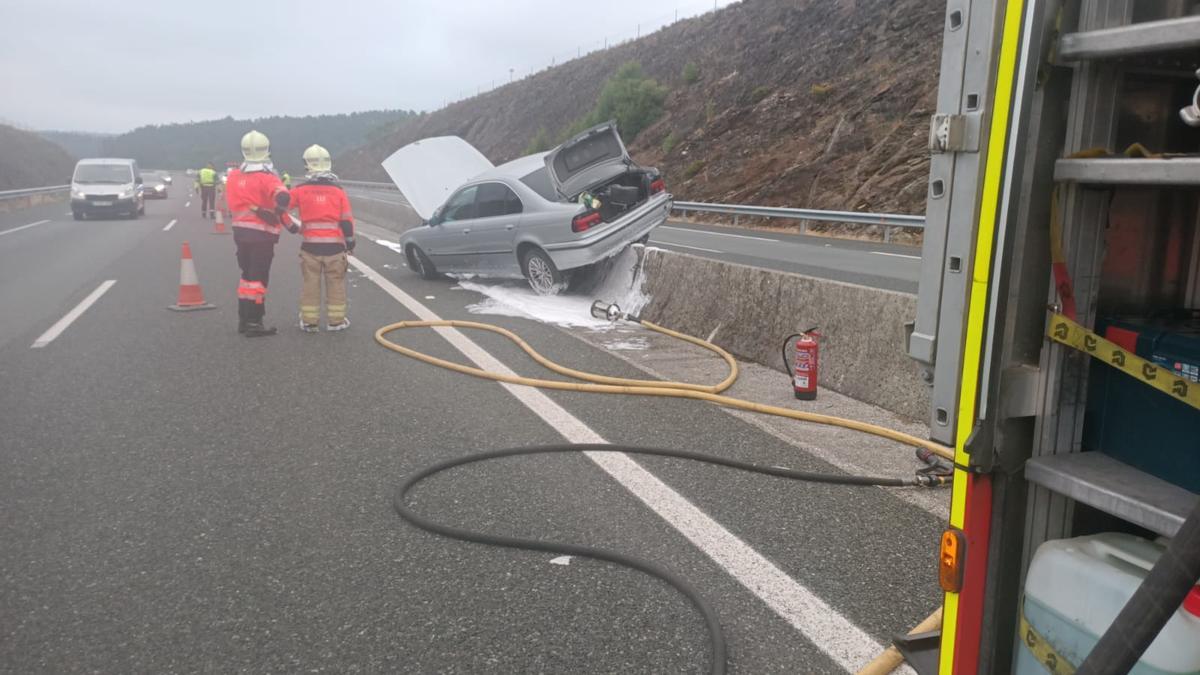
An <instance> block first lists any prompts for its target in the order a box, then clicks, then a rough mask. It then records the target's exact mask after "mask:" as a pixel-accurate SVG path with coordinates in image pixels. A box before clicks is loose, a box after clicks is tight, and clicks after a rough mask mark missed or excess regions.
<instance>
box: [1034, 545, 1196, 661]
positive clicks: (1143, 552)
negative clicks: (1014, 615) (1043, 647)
mask: <svg viewBox="0 0 1200 675" xmlns="http://www.w3.org/2000/svg"><path fill="white" fill-rule="evenodd" d="M1164 548H1165V546H1164V545H1163V544H1160V543H1157V542H1153V541H1147V540H1145V539H1141V538H1139V537H1135V536H1133V535H1129V534H1118V533H1105V534H1097V535H1092V536H1088V537H1077V538H1075V539H1058V540H1055V541H1048V542H1046V543H1044V544H1042V545H1041V546H1040V547H1038V550H1037V553H1035V554H1034V556H1033V562H1032V564H1031V565H1030V567H1029V575H1028V576H1027V577H1026V579H1025V618H1026V619H1027V620H1028V621H1029V624H1030V625H1031V626H1032V627H1033V629H1034V630H1036V631H1037V632H1038V633H1039V634H1040V635H1041V636H1042V638H1043V639H1044V640H1046V641H1047V642H1049V643H1050V644H1051V645H1053V646H1054V648H1055V650H1057V651H1058V653H1059V655H1060V656H1062V657H1063V658H1065V659H1067V660H1068V661H1070V662H1071V663H1073V664H1074V665H1075V666H1076V667H1078V666H1079V664H1080V663H1082V662H1083V660H1084V658H1085V657H1086V656H1087V655H1088V653H1089V652H1091V650H1092V647H1094V646H1095V645H1096V642H1098V641H1099V640H1100V636H1101V635H1103V634H1104V631H1105V630H1107V629H1108V627H1109V625H1111V624H1112V622H1113V619H1115V618H1116V617H1117V613H1118V612H1120V611H1121V608H1122V607H1124V606H1125V603H1126V602H1127V601H1128V600H1129V598H1130V597H1132V596H1133V592H1134V591H1135V590H1137V587H1138V586H1139V585H1141V583H1142V580H1143V579H1145V578H1146V574H1147V573H1149V571H1150V568H1151V567H1153V566H1154V563H1155V562H1156V561H1157V560H1158V558H1159V556H1160V555H1162V552H1163V550H1164ZM1192 594H1193V595H1192V597H1191V598H1189V602H1187V603H1186V605H1187V608H1185V607H1180V608H1179V609H1178V610H1176V611H1175V615H1174V616H1172V617H1171V620H1170V621H1168V622H1167V625H1166V626H1164V627H1163V630H1162V632H1160V633H1159V634H1158V637H1157V638H1156V639H1155V640H1154V642H1153V643H1152V644H1151V645H1150V648H1149V649H1147V650H1146V653H1145V654H1143V655H1142V659H1141V661H1139V662H1138V665H1137V667H1135V668H1134V669H1133V670H1132V671H1130V672H1131V673H1132V675H1162V674H1164V673H1171V674H1175V673H1200V616H1197V615H1196V614H1193V613H1192V611H1197V612H1200V602H1194V600H1197V599H1200V589H1197V590H1193V591H1192ZM1189 610H1191V611H1189ZM1017 642H1018V644H1019V645H1020V646H1019V647H1018V648H1017V659H1016V665H1015V667H1014V670H1013V672H1015V673H1017V674H1018V675H1043V674H1045V673H1048V672H1049V671H1048V670H1047V669H1046V668H1045V667H1044V666H1043V665H1042V664H1041V662H1040V661H1038V659H1037V658H1036V657H1035V656H1034V655H1033V653H1032V652H1030V651H1029V649H1028V648H1027V647H1026V646H1025V643H1024V642H1023V641H1022V640H1020V639H1018V641H1017Z"/></svg>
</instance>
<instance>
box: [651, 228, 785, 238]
mask: <svg viewBox="0 0 1200 675" xmlns="http://www.w3.org/2000/svg"><path fill="white" fill-rule="evenodd" d="M658 229H660V230H674V231H676V232H687V233H688V234H710V235H712V236H714V237H734V238H737V239H753V240H754V241H774V242H778V241H779V240H778V239H768V238H767V237H752V236H750V235H748V234H726V233H725V232H711V231H709V230H693V229H691V228H687V227H674V226H672V225H662V226H659V228H658Z"/></svg>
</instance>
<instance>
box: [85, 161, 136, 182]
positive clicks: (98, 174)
mask: <svg viewBox="0 0 1200 675" xmlns="http://www.w3.org/2000/svg"><path fill="white" fill-rule="evenodd" d="M132 176H133V172H132V171H131V170H130V169H129V165H128V164H80V165H79V166H77V167H75V178H74V181H75V182H76V183H108V184H113V185H123V184H125V183H130V182H132Z"/></svg>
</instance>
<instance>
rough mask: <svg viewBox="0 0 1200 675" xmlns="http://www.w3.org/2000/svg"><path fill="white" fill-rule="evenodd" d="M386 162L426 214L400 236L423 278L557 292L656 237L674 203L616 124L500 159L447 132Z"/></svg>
mask: <svg viewBox="0 0 1200 675" xmlns="http://www.w3.org/2000/svg"><path fill="white" fill-rule="evenodd" d="M383 167H384V169H385V170H387V172H388V175H389V176H391V178H392V181H393V182H395V183H396V186H397V187H398V188H400V191H401V192H402V193H403V194H404V196H405V198H407V199H408V201H409V203H410V204H412V207H413V209H414V210H416V212H417V214H418V215H419V216H421V218H422V219H423V220H424V221H425V223H424V225H423V226H421V227H416V228H413V229H411V230H409V231H407V232H405V233H404V235H403V236H401V238H400V244H401V246H402V247H403V251H404V254H405V256H406V257H407V259H408V266H409V268H410V269H412V270H413V271H415V272H417V273H418V274H420V275H421V276H422V277H424V278H426V279H433V278H436V277H437V276H438V275H439V274H440V273H443V272H451V273H472V274H480V275H483V276H492V277H510V278H520V277H524V278H525V279H527V280H528V281H529V285H530V286H531V287H532V288H533V290H534V291H536V292H538V293H540V294H543V295H553V294H556V293H558V292H560V291H561V290H562V289H564V288H566V286H567V284H568V282H569V281H570V279H571V277H572V275H574V274H578V273H579V272H580V271H583V270H585V269H586V268H588V267H590V266H593V265H596V264H597V263H600V262H603V261H605V260H608V259H610V258H612V257H614V256H616V255H617V254H618V253H620V252H621V251H623V250H624V249H625V248H626V247H628V246H629V245H630V244H633V243H634V242H637V241H639V240H642V241H644V240H645V239H647V238H649V236H650V231H651V230H653V229H654V228H655V227H658V226H659V225H661V224H662V223H663V222H665V221H666V219H667V214H669V213H670V211H671V202H672V197H671V195H670V194H669V193H667V191H666V185H665V183H664V182H663V179H662V177H661V176H660V174H659V173H658V170H657V169H653V168H646V167H641V166H638V165H637V164H634V162H633V160H632V159H630V157H629V153H628V152H627V151H626V150H625V144H624V143H623V142H622V141H621V137H620V135H619V134H618V133H617V127H616V124H615V123H614V122H607V123H605V124H601V125H598V126H595V127H593V128H591V129H588V130H587V131H584V132H583V133H580V134H579V135H577V136H575V137H574V138H571V139H570V140H568V141H567V142H565V143H563V144H562V145H560V146H558V147H557V148H555V149H553V150H551V151H550V152H546V153H540V154H536V155H529V156H527V157H522V158H520V159H515V160H513V161H511V162H508V163H507V164H503V165H501V166H492V163H491V162H489V161H488V160H487V158H486V157H484V156H483V155H482V154H481V153H480V152H479V151H478V150H476V149H475V148H474V147H472V146H471V145H470V144H469V143H467V142H466V141H464V140H463V139H461V138H458V137H457V136H442V137H438V138H428V139H425V140H422V141H417V142H415V143H411V144H409V145H406V146H404V147H403V148H401V149H399V150H397V151H396V152H395V153H393V154H392V156H391V157H388V158H387V159H386V160H384V162H383ZM447 196H448V197H449V198H447Z"/></svg>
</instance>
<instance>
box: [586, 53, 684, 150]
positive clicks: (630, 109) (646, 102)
mask: <svg viewBox="0 0 1200 675" xmlns="http://www.w3.org/2000/svg"><path fill="white" fill-rule="evenodd" d="M666 100H667V88H666V87H664V86H663V85H661V84H659V83H658V82H656V81H654V80H652V79H650V78H648V77H646V76H645V74H643V73H642V66H641V64H639V63H638V62H637V61H630V62H629V63H626V64H625V65H623V66H621V67H620V68H618V69H617V72H616V73H613V76H612V77H610V78H609V79H608V81H607V82H605V83H604V88H603V89H601V90H600V97H599V98H598V99H597V100H596V107H595V108H593V109H592V111H591V112H590V113H588V114H587V115H586V116H584V117H583V118H582V119H581V120H577V121H576V123H575V124H573V125H571V127H570V129H569V133H568V135H570V131H573V132H574V133H578V132H580V131H582V130H584V129H587V128H588V127H592V126H595V125H597V124H600V123H602V122H606V121H608V120H611V119H615V120H616V121H617V127H618V128H619V129H620V130H621V136H622V137H623V138H624V139H625V141H626V142H630V141H632V140H633V139H634V138H636V137H637V135H638V134H640V133H641V132H642V130H643V129H645V128H646V127H649V126H650V125H651V124H654V122H655V121H656V120H658V118H659V117H661V116H662V113H663V103H664V102H665V101H666Z"/></svg>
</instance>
